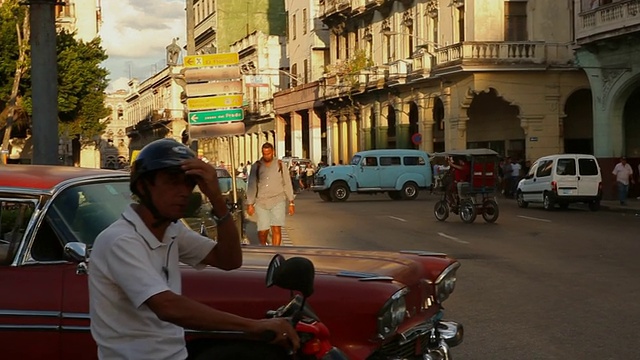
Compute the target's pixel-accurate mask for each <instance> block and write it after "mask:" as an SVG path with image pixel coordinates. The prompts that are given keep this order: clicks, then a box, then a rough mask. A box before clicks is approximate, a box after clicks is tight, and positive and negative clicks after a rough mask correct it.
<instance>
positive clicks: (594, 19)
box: [576, 0, 640, 43]
mask: <svg viewBox="0 0 640 360" xmlns="http://www.w3.org/2000/svg"><path fill="white" fill-rule="evenodd" d="M638 26H640V0H622V1H618V2H616V3H613V4H609V5H603V6H601V7H598V8H596V9H595V10H589V11H585V12H582V13H580V14H579V19H578V22H577V24H576V40H577V41H578V43H584V42H587V41H588V39H589V38H602V37H607V35H621V34H624V33H625V32H629V31H637V27H638ZM581 40H582V41H581Z"/></svg>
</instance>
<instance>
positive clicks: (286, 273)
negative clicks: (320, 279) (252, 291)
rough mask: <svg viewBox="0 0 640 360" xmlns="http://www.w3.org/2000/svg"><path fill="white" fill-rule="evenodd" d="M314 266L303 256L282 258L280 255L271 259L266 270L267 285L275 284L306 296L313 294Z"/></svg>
mask: <svg viewBox="0 0 640 360" xmlns="http://www.w3.org/2000/svg"><path fill="white" fill-rule="evenodd" d="M314 277H315V268H314V266H313V263H312V262H311V260H309V259H307V258H303V257H292V258H290V259H287V260H284V257H283V256H282V255H279V254H278V255H276V256H274V257H273V259H271V263H270V264H269V269H268V270H267V281H266V282H267V287H270V286H272V285H276V286H278V287H280V288H283V289H287V290H293V291H299V292H300V293H302V295H303V296H304V297H305V298H306V297H309V296H311V295H312V294H313V279H314Z"/></svg>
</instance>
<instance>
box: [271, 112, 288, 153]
mask: <svg viewBox="0 0 640 360" xmlns="http://www.w3.org/2000/svg"><path fill="white" fill-rule="evenodd" d="M275 121H276V135H275V144H273V146H274V147H275V148H276V157H277V158H278V159H281V158H282V157H283V156H284V151H285V147H284V138H285V136H286V133H285V130H284V129H285V125H286V122H285V120H284V118H283V117H282V116H280V115H276V120H275Z"/></svg>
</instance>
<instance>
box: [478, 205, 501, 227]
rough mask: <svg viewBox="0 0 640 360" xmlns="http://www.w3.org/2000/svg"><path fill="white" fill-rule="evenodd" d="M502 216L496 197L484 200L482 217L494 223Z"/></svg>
mask: <svg viewBox="0 0 640 360" xmlns="http://www.w3.org/2000/svg"><path fill="white" fill-rule="evenodd" d="M498 216H500V208H499V207H498V202H497V201H495V200H494V199H485V200H484V201H483V202H482V218H483V219H484V221H486V222H488V223H494V222H496V220H498Z"/></svg>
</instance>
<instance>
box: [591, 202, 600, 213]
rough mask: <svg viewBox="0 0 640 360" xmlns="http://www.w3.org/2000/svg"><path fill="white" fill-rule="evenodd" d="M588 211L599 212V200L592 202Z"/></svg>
mask: <svg viewBox="0 0 640 360" xmlns="http://www.w3.org/2000/svg"><path fill="white" fill-rule="evenodd" d="M589 210H591V211H598V210H600V200H593V201H591V202H590V203H589Z"/></svg>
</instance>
